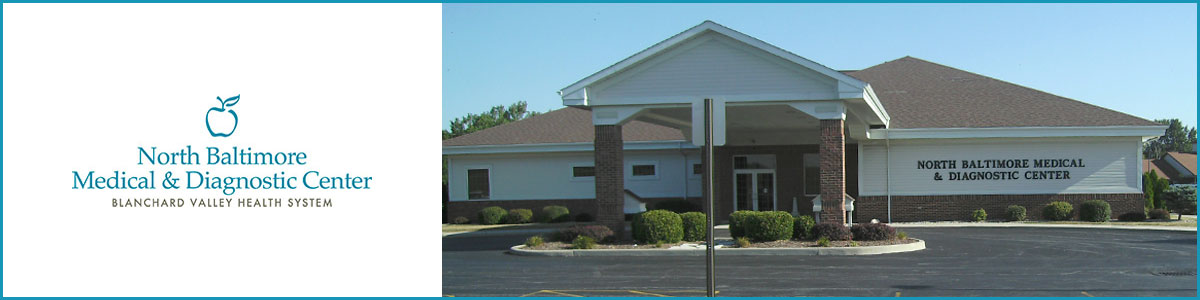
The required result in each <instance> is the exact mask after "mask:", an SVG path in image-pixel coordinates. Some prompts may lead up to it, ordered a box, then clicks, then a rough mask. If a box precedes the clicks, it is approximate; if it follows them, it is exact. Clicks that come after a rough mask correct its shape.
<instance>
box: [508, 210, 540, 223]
mask: <svg viewBox="0 0 1200 300" xmlns="http://www.w3.org/2000/svg"><path fill="white" fill-rule="evenodd" d="M532 220H533V211H532V210H528V209H524V208H514V209H510V210H508V215H506V216H505V217H504V223H508V224H525V223H529V221H532Z"/></svg>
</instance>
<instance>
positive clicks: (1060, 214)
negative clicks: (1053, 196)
mask: <svg viewBox="0 0 1200 300" xmlns="http://www.w3.org/2000/svg"><path fill="white" fill-rule="evenodd" d="M1074 210H1075V208H1074V207H1071V203H1067V202H1063V201H1054V202H1050V204H1046V207H1043V208H1042V218H1043V219H1046V220H1047V221H1066V220H1070V219H1071V215H1072V214H1073V213H1074Z"/></svg>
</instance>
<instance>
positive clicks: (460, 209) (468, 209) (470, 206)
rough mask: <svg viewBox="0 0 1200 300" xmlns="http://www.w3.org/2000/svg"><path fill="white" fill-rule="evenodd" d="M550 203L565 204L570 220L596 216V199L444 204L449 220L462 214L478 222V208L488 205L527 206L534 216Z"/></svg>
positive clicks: (511, 207) (472, 221)
mask: <svg viewBox="0 0 1200 300" xmlns="http://www.w3.org/2000/svg"><path fill="white" fill-rule="evenodd" d="M550 205H561V206H566V207H567V210H570V211H571V220H575V216H578V215H579V214H583V213H586V214H589V215H592V217H595V216H596V199H559V200H496V201H450V203H449V204H447V205H446V210H447V217H449V218H450V220H454V218H456V217H459V216H463V217H467V218H469V219H471V223H475V224H478V223H479V210H481V209H483V208H484V207H488V206H499V207H503V208H504V209H505V210H509V209H514V208H527V209H529V210H532V211H533V214H534V215H535V216H536V215H537V213H538V212H540V211H541V210H542V207H546V206H550Z"/></svg>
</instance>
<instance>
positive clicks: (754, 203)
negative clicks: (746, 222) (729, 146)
mask: <svg viewBox="0 0 1200 300" xmlns="http://www.w3.org/2000/svg"><path fill="white" fill-rule="evenodd" d="M738 174H750V190H751V191H753V192H751V193H750V197H751V199H750V210H752V211H760V210H759V209H758V175H759V174H771V206H772V207H773V209H772V210H779V185H778V183H779V175H778V174H776V173H775V169H734V170H733V211H738V189H737V175H738Z"/></svg>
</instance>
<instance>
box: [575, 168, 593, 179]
mask: <svg viewBox="0 0 1200 300" xmlns="http://www.w3.org/2000/svg"><path fill="white" fill-rule="evenodd" d="M571 177H575V178H580V177H596V167H594V166H575V167H571Z"/></svg>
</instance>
